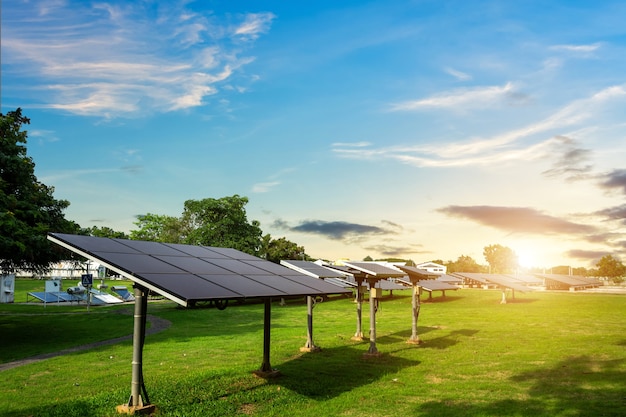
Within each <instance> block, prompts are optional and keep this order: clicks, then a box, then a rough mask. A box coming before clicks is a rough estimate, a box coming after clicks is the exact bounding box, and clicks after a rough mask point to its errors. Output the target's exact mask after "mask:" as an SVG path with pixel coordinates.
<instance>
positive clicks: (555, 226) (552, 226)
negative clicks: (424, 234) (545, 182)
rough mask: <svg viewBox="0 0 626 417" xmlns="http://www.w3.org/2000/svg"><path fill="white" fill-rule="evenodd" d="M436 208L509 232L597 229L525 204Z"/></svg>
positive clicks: (573, 231)
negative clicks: (516, 205)
mask: <svg viewBox="0 0 626 417" xmlns="http://www.w3.org/2000/svg"><path fill="white" fill-rule="evenodd" d="M437 211H438V212H440V213H443V214H445V215H448V216H451V217H459V218H463V219H468V220H472V221H475V222H477V223H480V224H482V225H485V226H490V227H494V228H496V229H500V230H503V231H506V232H510V233H524V234H539V235H548V234H587V233H593V232H595V231H596V230H597V229H596V228H595V227H594V226H590V225H587V224H581V223H574V222H571V221H568V220H565V219H561V218H558V217H554V216H550V215H547V214H545V213H542V212H540V211H538V210H535V209H533V208H528V207H499V206H447V207H442V208H440V209H438V210H437Z"/></svg>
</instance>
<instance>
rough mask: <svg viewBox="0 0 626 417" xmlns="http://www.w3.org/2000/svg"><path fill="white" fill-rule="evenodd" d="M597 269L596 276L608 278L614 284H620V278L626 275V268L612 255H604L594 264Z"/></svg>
mask: <svg viewBox="0 0 626 417" xmlns="http://www.w3.org/2000/svg"><path fill="white" fill-rule="evenodd" d="M596 266H597V267H598V275H599V276H601V277H609V278H611V279H612V280H613V281H615V282H622V281H623V279H622V277H623V276H624V274H626V266H624V264H623V263H622V261H620V260H619V259H617V258H614V257H613V256H612V255H605V256H603V257H602V259H600V260H599V261H598V263H596Z"/></svg>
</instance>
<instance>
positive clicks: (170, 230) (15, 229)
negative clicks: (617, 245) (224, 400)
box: [0, 108, 626, 277]
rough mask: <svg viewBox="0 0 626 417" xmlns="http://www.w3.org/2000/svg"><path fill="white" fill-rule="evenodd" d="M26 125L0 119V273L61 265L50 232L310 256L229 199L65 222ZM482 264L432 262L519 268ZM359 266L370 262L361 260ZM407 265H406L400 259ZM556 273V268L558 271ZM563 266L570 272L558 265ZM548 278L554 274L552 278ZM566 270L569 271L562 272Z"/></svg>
mask: <svg viewBox="0 0 626 417" xmlns="http://www.w3.org/2000/svg"><path fill="white" fill-rule="evenodd" d="M29 123H30V119H28V118H27V117H25V116H24V115H22V110H21V109H19V108H18V109H16V110H15V111H9V112H7V113H6V115H4V114H0V141H1V142H0V272H2V273H10V272H14V271H17V270H26V271H32V272H35V273H43V272H45V271H46V270H47V269H48V268H49V265H50V264H51V263H54V262H57V261H60V260H64V259H66V258H67V257H68V252H67V251H65V250H63V249H61V248H58V247H56V246H53V245H51V244H50V243H49V242H48V240H47V234H48V233H49V232H57V233H72V234H83V235H90V236H98V237H112V238H123V239H135V240H147V241H154V242H164V243H183V244H191V245H204V246H221V247H230V248H234V249H238V250H240V251H242V252H245V253H248V254H251V255H254V256H258V257H261V258H264V259H267V260H269V261H272V262H279V261H280V260H281V259H303V260H311V259H312V258H311V257H310V256H309V255H307V254H306V253H305V249H304V247H303V246H300V245H298V244H296V243H294V242H291V241H289V240H287V239H286V238H285V237H280V238H278V239H275V238H273V237H272V236H271V235H270V234H264V233H263V231H262V229H261V224H260V222H259V221H257V220H251V221H250V220H248V218H247V214H246V209H245V206H246V204H247V203H248V198H247V197H242V196H239V195H233V196H229V197H222V198H218V199H215V198H205V199H202V200H187V201H185V202H184V204H183V208H182V213H181V215H180V216H179V217H176V216H169V215H163V214H155V213H146V214H143V215H139V216H137V221H136V222H135V223H134V224H135V226H136V227H137V228H136V229H134V230H132V231H130V234H126V233H124V232H119V231H116V230H113V229H111V228H110V227H107V226H102V227H98V226H92V227H87V228H84V227H81V226H80V225H78V224H77V223H76V222H74V221H72V220H68V219H66V218H65V215H64V211H65V209H67V207H69V205H70V202H69V201H67V200H57V199H55V198H54V195H53V194H54V187H51V186H47V185H45V184H43V183H42V182H40V181H38V179H37V177H36V176H35V163H34V161H33V160H32V158H30V157H29V156H28V154H27V150H26V143H27V131H25V130H23V127H24V125H27V124H29ZM483 255H484V257H485V260H486V261H487V263H488V265H487V266H485V265H480V264H478V263H477V262H476V261H475V260H474V259H472V258H471V257H470V256H465V255H461V256H459V258H458V259H457V260H456V261H448V262H443V261H442V260H438V259H437V260H433V262H436V263H439V264H442V265H445V266H447V268H448V272H492V273H511V272H514V271H515V270H516V269H517V268H518V259H517V255H516V254H515V252H514V251H513V250H512V249H510V248H508V247H506V246H502V245H499V244H495V245H489V246H486V247H485V248H484V251H483ZM366 260H372V259H371V258H370V257H367V258H366ZM406 262H407V264H411V263H412V264H414V262H413V261H411V260H408V261H406ZM597 266H598V269H597V270H596V271H587V270H586V269H585V268H582V270H581V269H579V268H577V269H575V270H574V273H576V272H579V273H580V272H583V273H581V274H580V275H589V272H595V273H596V275H599V276H609V277H621V276H623V275H624V274H626V267H625V266H624V265H623V264H622V262H621V261H620V260H619V259H617V258H614V257H613V256H612V255H607V256H605V257H603V258H602V259H601V260H600V261H599V262H598V264H597ZM558 268H561V267H558ZM565 268H569V267H565ZM552 272H553V273H561V272H555V271H554V270H553V271H552ZM568 272H569V270H568Z"/></svg>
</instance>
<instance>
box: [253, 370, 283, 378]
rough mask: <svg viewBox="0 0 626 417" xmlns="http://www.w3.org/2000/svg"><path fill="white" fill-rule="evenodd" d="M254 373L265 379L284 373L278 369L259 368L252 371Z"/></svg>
mask: <svg viewBox="0 0 626 417" xmlns="http://www.w3.org/2000/svg"><path fill="white" fill-rule="evenodd" d="M252 374H253V375H254V376H257V377H259V378H263V379H270V378H277V377H279V376H281V375H282V374H281V372H280V371H279V370H278V369H272V370H270V371H263V370H261V369H257V370H256V371H254V372H252Z"/></svg>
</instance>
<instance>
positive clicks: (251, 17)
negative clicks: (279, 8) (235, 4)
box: [234, 13, 276, 39]
mask: <svg viewBox="0 0 626 417" xmlns="http://www.w3.org/2000/svg"><path fill="white" fill-rule="evenodd" d="M275 17H276V16H275V15H274V14H273V13H250V14H248V15H247V16H246V18H245V20H244V22H243V23H241V25H239V26H237V27H236V28H235V30H234V33H235V35H238V36H241V37H243V38H245V39H256V38H258V37H259V35H260V34H263V33H267V31H268V30H269V27H270V25H271V23H272V20H274V18H275Z"/></svg>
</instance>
